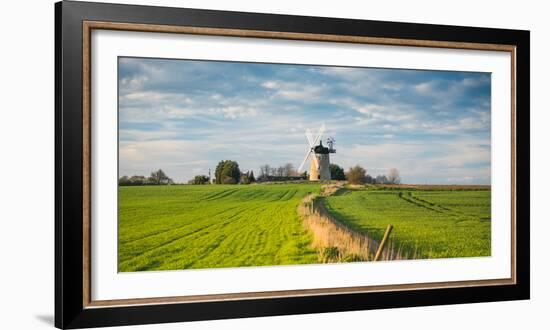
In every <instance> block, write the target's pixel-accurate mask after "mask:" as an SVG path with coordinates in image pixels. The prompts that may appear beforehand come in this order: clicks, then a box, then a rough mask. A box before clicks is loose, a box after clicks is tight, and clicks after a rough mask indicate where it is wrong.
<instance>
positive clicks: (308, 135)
mask: <svg viewBox="0 0 550 330" xmlns="http://www.w3.org/2000/svg"><path fill="white" fill-rule="evenodd" d="M324 132H325V124H324V123H323V124H322V125H321V127H320V128H319V131H318V132H317V136H316V137H315V139H312V136H311V131H310V130H309V128H308V129H306V138H307V142H308V143H309V149H308V151H307V152H306V156H305V157H304V160H303V161H302V163H301V164H300V167H298V172H302V168H303V167H304V165H305V163H306V161H307V160H308V158H309V157H310V156H311V155H312V154H313V157H312V161H313V162H314V163H315V166H316V167H317V168H319V162H318V161H317V157H315V152H314V148H315V145H316V144H317V143H318V142H319V140H320V139H321V136H322V135H323V133H324Z"/></svg>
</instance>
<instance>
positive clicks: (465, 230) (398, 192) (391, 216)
mask: <svg viewBox="0 0 550 330" xmlns="http://www.w3.org/2000/svg"><path fill="white" fill-rule="evenodd" d="M324 203H325V206H326V208H327V210H328V211H329V212H330V213H331V214H332V215H333V216H334V217H335V218H336V219H338V220H339V221H341V222H343V223H345V224H346V225H348V226H349V227H350V228H352V229H354V230H356V231H359V232H365V233H367V234H368V236H369V237H371V238H373V239H375V240H377V241H380V240H381V238H382V236H383V235H384V231H385V229H386V227H387V225H388V224H392V225H393V226H394V228H393V231H392V233H391V238H392V240H393V244H394V247H399V246H401V248H402V250H403V251H404V252H405V253H406V254H408V255H409V256H410V255H415V256H416V257H417V258H448V257H470V256H489V255H490V254H491V221H490V220H491V192H490V190H487V189H485V190H450V189H440V190H416V189H366V190H358V191H353V190H341V191H340V192H339V193H337V194H336V195H334V196H330V197H327V198H325V199H324Z"/></svg>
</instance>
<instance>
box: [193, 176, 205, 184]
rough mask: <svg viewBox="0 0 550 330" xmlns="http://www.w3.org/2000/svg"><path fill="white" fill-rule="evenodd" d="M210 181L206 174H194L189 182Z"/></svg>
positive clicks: (203, 182)
mask: <svg viewBox="0 0 550 330" xmlns="http://www.w3.org/2000/svg"><path fill="white" fill-rule="evenodd" d="M209 181H210V178H209V177H207V176H206V175H195V177H194V178H193V180H191V184H208V182H209Z"/></svg>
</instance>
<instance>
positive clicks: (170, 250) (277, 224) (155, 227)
mask: <svg viewBox="0 0 550 330" xmlns="http://www.w3.org/2000/svg"><path fill="white" fill-rule="evenodd" d="M320 190H321V185H320V184H307V183H302V184H260V185H203V186H200V185H197V186H194V185H172V186H134V187H127V186H126V187H120V188H119V232H118V233H119V241H118V269H119V271H122V272H126V271H142V270H175V269H193V268H195V269H197V268H214V267H240V266H262V265H289V264H307V263H317V262H318V260H319V259H318V255H317V251H316V250H315V249H314V248H313V247H312V241H313V236H312V235H313V234H311V233H309V232H308V230H307V229H306V227H305V226H304V223H303V219H301V218H300V216H299V215H298V213H297V207H298V205H299V204H300V202H301V200H302V199H303V198H304V197H305V196H306V195H308V194H309V193H319V192H320ZM322 201H323V202H324V203H325V207H326V209H327V210H328V211H329V212H330V214H331V215H333V217H335V218H336V219H337V220H338V221H340V222H342V223H344V224H346V225H347V226H348V227H349V228H351V229H353V230H355V231H359V232H364V233H367V234H368V235H369V236H370V237H371V238H373V239H375V240H378V241H380V239H381V237H382V236H383V233H384V230H385V228H386V226H387V225H388V224H390V223H391V224H392V225H393V226H394V229H393V232H392V234H391V238H392V240H393V244H394V246H401V247H402V249H403V251H405V252H407V253H408V254H409V256H411V255H414V256H416V257H419V258H425V257H430V258H438V257H466V256H487V255H490V250H491V237H490V233H491V221H490V215H491V212H490V191H489V190H463V191H450V190H411V189H402V188H398V189H392V190H389V189H360V190H349V189H343V190H340V191H338V192H337V193H336V194H335V195H333V196H330V197H324V198H323V199H322Z"/></svg>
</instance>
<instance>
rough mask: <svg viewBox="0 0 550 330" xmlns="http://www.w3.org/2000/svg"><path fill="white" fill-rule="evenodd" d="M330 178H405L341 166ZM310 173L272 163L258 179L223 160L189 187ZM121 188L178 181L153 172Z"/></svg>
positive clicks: (352, 180) (392, 181) (362, 180)
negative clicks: (345, 168)
mask: <svg viewBox="0 0 550 330" xmlns="http://www.w3.org/2000/svg"><path fill="white" fill-rule="evenodd" d="M330 177H331V179H332V180H341V181H343V180H347V181H349V182H350V183H352V184H362V183H370V184H400V183H401V177H400V175H399V171H398V170H397V169H396V168H392V169H390V171H389V172H388V174H387V175H377V176H376V177H373V176H371V175H369V174H367V171H366V170H365V169H364V168H363V167H361V166H359V165H355V166H354V167H351V168H349V170H348V171H347V172H345V171H344V169H343V168H342V167H340V166H339V165H337V164H330ZM305 179H307V172H303V173H298V172H297V171H296V170H295V169H294V167H293V165H292V164H290V163H287V164H285V165H282V166H279V167H272V166H270V165H268V164H265V165H262V166H261V167H260V175H259V176H258V179H256V177H255V176H254V171H252V170H250V171H246V172H242V171H241V170H240V168H239V163H237V162H236V161H233V160H222V161H220V162H219V163H218V165H217V166H216V170H215V172H214V177H213V178H212V180H210V177H209V176H207V175H196V176H195V177H194V178H193V179H191V180H189V181H188V182H187V183H188V184H195V185H201V184H210V183H217V184H238V183H240V184H250V183H254V182H257V181H258V182H266V181H285V180H289V181H290V180H305ZM118 183H119V185H121V186H142V185H169V184H174V181H173V180H172V179H171V178H170V177H168V176H167V175H166V173H164V171H163V170H162V169H159V170H157V171H154V172H151V174H150V175H149V177H145V176H143V175H133V176H126V175H125V176H122V177H120V178H119V180H118Z"/></svg>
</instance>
